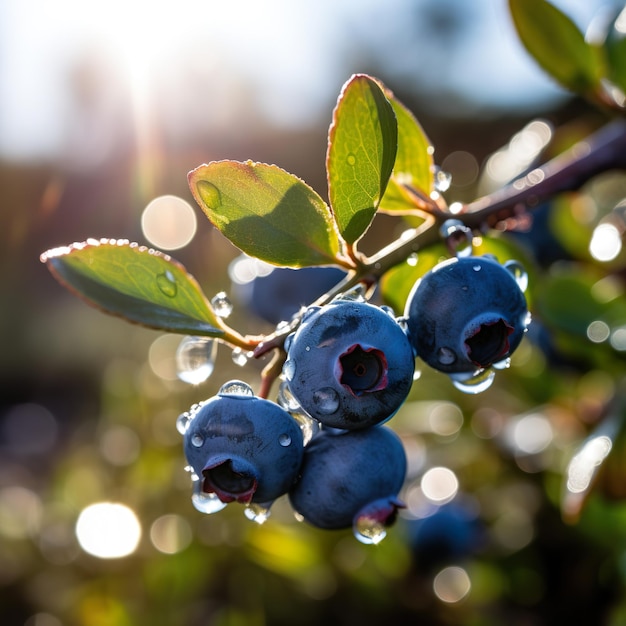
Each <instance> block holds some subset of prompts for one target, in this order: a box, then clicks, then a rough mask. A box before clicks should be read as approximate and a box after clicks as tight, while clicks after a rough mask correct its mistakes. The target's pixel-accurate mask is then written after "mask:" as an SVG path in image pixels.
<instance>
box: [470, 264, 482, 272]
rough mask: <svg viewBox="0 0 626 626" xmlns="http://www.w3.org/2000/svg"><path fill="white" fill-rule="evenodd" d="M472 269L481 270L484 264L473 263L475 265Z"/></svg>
mask: <svg viewBox="0 0 626 626" xmlns="http://www.w3.org/2000/svg"><path fill="white" fill-rule="evenodd" d="M472 269H473V270H474V271H475V272H480V270H481V269H482V265H478V264H476V265H473V266H472Z"/></svg>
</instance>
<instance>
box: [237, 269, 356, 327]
mask: <svg viewBox="0 0 626 626" xmlns="http://www.w3.org/2000/svg"><path fill="white" fill-rule="evenodd" d="M345 275H346V273H345V271H344V270H341V269H339V268H337V267H303V268H300V269H291V268H288V267H277V268H276V269H274V270H272V271H271V272H270V273H269V274H268V275H267V276H259V277H257V278H255V279H254V280H253V281H252V283H251V284H250V285H249V288H248V289H247V290H246V291H245V295H244V299H245V301H246V305H247V306H248V308H249V309H250V311H252V312H253V313H254V314H255V315H257V316H259V317H260V318H261V319H264V320H266V321H268V322H270V323H271V324H278V323H279V322H281V321H283V320H284V321H289V320H290V319H291V318H292V317H293V315H294V314H295V313H297V312H298V311H299V310H300V309H301V308H302V307H303V306H307V305H308V304H309V303H311V302H314V301H315V300H317V298H318V297H319V296H321V295H322V294H323V293H326V291H328V290H329V289H331V288H332V287H334V286H335V285H336V284H337V283H338V282H340V281H341V280H342V279H343V278H344V277H345Z"/></svg>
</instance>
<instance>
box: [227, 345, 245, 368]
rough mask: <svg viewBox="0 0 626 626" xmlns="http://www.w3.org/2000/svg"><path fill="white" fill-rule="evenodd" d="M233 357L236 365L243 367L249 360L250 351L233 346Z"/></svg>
mask: <svg viewBox="0 0 626 626" xmlns="http://www.w3.org/2000/svg"><path fill="white" fill-rule="evenodd" d="M231 356H232V359H233V363H234V364H235V365H238V366H239V367H243V366H244V365H245V364H246V363H247V362H248V353H247V352H244V351H243V350H242V349H241V348H233V352H232V355H231Z"/></svg>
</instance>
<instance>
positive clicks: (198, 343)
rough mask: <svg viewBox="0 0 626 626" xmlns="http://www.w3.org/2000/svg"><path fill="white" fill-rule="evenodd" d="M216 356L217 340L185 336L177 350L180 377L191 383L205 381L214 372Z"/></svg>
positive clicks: (177, 367)
mask: <svg viewBox="0 0 626 626" xmlns="http://www.w3.org/2000/svg"><path fill="white" fill-rule="evenodd" d="M216 356H217V342H216V341H213V340H212V339H207V338H205V337H194V336H192V335H189V336H187V337H185V338H183V340H182V341H181V342H180V344H179V345H178V349H177V350H176V373H177V375H178V378H180V380H182V381H183V382H185V383H189V384H190V385H199V384H200V383H203V382H204V381H205V380H207V379H208V378H209V376H211V374H212V373H213V369H214V368H215V358H216Z"/></svg>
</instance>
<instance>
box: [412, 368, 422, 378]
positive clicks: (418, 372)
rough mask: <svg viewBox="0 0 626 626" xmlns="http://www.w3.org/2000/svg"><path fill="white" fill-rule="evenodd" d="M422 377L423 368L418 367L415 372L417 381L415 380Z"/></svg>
mask: <svg viewBox="0 0 626 626" xmlns="http://www.w3.org/2000/svg"><path fill="white" fill-rule="evenodd" d="M421 377H422V370H418V369H416V370H415V371H414V372H413V380H414V381H415V380H419V379H420V378H421Z"/></svg>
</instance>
